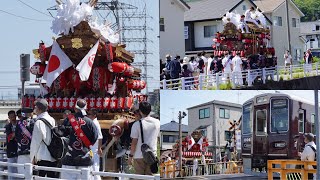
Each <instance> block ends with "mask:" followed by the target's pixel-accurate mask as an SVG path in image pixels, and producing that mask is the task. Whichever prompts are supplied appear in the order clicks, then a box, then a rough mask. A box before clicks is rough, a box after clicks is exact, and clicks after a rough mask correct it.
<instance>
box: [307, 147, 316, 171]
mask: <svg viewBox="0 0 320 180" xmlns="http://www.w3.org/2000/svg"><path fill="white" fill-rule="evenodd" d="M308 146H309V147H310V148H311V149H312V150H313V152H314V161H317V150H316V149H315V148H314V147H313V146H311V145H308ZM312 167H313V169H317V165H312Z"/></svg>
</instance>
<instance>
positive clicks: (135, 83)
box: [128, 80, 146, 90]
mask: <svg viewBox="0 0 320 180" xmlns="http://www.w3.org/2000/svg"><path fill="white" fill-rule="evenodd" d="M145 87H146V82H145V81H143V80H131V81H129V83H128V88H129V89H133V90H141V89H144V88H145Z"/></svg>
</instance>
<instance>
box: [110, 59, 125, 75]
mask: <svg viewBox="0 0 320 180" xmlns="http://www.w3.org/2000/svg"><path fill="white" fill-rule="evenodd" d="M127 68H128V64H127V63H123V62H112V63H110V64H109V65H108V69H109V71H110V72H114V73H124V72H125V71H126V70H127Z"/></svg>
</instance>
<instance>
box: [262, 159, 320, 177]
mask: <svg viewBox="0 0 320 180" xmlns="http://www.w3.org/2000/svg"><path fill="white" fill-rule="evenodd" d="M313 165H317V162H316V161H299V160H288V159H284V160H268V180H272V179H273V174H274V173H280V179H291V177H295V179H299V176H300V175H301V179H308V173H312V174H315V173H316V171H317V170H316V169H313ZM298 166H300V167H301V168H300V169H299V168H297V167H298Z"/></svg>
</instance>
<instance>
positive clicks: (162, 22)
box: [159, 18, 165, 31]
mask: <svg viewBox="0 0 320 180" xmlns="http://www.w3.org/2000/svg"><path fill="white" fill-rule="evenodd" d="M159 24H160V31H164V30H165V28H164V18H160V20H159Z"/></svg>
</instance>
